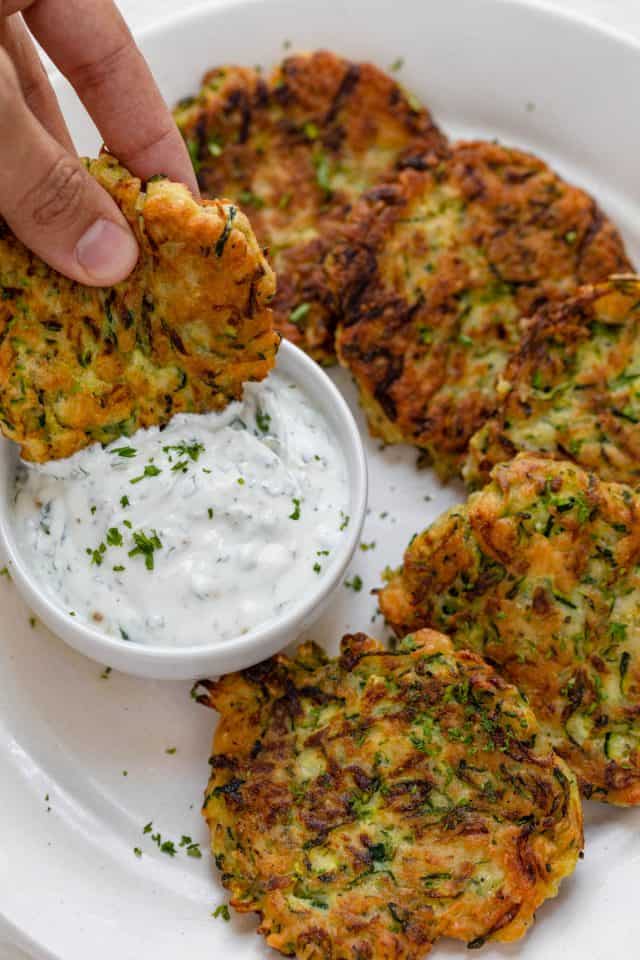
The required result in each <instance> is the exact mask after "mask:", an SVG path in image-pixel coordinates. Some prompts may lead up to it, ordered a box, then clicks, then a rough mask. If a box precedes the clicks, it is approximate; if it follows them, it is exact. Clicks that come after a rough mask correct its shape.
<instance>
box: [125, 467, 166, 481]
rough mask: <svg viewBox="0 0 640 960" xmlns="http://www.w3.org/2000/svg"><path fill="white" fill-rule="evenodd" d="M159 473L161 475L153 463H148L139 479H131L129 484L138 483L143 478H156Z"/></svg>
mask: <svg viewBox="0 0 640 960" xmlns="http://www.w3.org/2000/svg"><path fill="white" fill-rule="evenodd" d="M160 473H162V470H161V469H160V467H156V465H155V464H154V463H148V464H147V465H146V467H145V468H144V473H141V474H140V476H139V477H132V478H131V480H129V483H140V481H141V480H144V478H145V477H157V476H158V474H160Z"/></svg>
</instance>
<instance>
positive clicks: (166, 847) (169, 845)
mask: <svg viewBox="0 0 640 960" xmlns="http://www.w3.org/2000/svg"><path fill="white" fill-rule="evenodd" d="M158 846H159V848H160V852H161V853H166V854H167V856H169V857H175V855H176V853H177V850H176V845H175V843H174V842H173V840H165V841H164V843H159V844H158Z"/></svg>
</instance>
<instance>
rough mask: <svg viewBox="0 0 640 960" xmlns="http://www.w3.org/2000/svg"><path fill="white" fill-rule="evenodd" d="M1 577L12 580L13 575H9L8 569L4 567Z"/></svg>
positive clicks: (0, 572)
mask: <svg viewBox="0 0 640 960" xmlns="http://www.w3.org/2000/svg"><path fill="white" fill-rule="evenodd" d="M0 577H6V578H7V580H11V574H10V573H9V568H8V567H3V568H2V570H0Z"/></svg>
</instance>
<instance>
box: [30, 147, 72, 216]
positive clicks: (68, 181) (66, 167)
mask: <svg viewBox="0 0 640 960" xmlns="http://www.w3.org/2000/svg"><path fill="white" fill-rule="evenodd" d="M84 191H85V175H84V172H83V170H82V169H81V167H80V166H79V165H78V163H77V161H75V160H74V159H73V157H71V156H68V157H67V156H63V157H59V158H58V159H57V160H56V162H55V163H54V165H53V167H50V168H49V169H48V170H47V172H46V173H45V175H44V176H43V177H42V179H41V180H40V181H39V182H38V183H37V184H36V185H35V187H33V188H32V189H31V190H30V192H29V193H28V194H27V197H26V199H25V202H26V206H27V209H28V210H30V211H31V216H32V218H33V221H34V222H35V223H36V224H37V225H38V226H40V227H47V226H52V225H54V224H55V225H57V226H60V227H61V228H62V227H65V226H68V225H69V224H71V223H73V221H74V220H75V219H76V217H77V216H78V214H79V212H80V210H81V208H82V205H83V197H84Z"/></svg>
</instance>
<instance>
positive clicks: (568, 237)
mask: <svg viewBox="0 0 640 960" xmlns="http://www.w3.org/2000/svg"><path fill="white" fill-rule="evenodd" d="M564 239H565V243H568V244H569V246H572V245H573V244H574V243H575V242H576V240H577V239H578V231H577V230H567V232H566V233H565V235H564Z"/></svg>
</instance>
